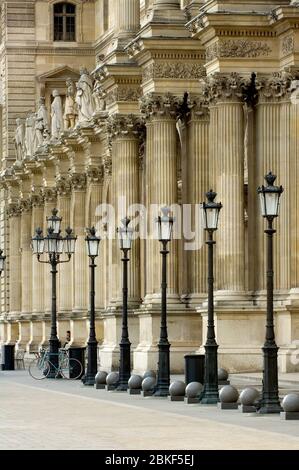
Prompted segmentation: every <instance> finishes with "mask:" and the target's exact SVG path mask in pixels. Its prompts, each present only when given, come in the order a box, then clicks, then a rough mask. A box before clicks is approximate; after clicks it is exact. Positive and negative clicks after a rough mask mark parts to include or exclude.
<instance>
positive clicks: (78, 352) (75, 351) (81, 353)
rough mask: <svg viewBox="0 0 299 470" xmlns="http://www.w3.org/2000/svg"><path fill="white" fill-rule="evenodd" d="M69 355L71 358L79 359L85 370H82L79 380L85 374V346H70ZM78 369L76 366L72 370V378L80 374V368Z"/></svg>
mask: <svg viewBox="0 0 299 470" xmlns="http://www.w3.org/2000/svg"><path fill="white" fill-rule="evenodd" d="M69 357H70V359H77V360H78V361H79V362H81V364H82V367H83V370H82V373H81V375H80V377H78V380H80V379H81V378H82V377H83V376H84V374H85V348H70V349H69ZM78 369H79V365H78ZM78 369H77V370H76V368H74V369H73V370H72V372H71V374H70V378H71V379H73V378H74V377H77V376H78V374H79V372H80V370H78Z"/></svg>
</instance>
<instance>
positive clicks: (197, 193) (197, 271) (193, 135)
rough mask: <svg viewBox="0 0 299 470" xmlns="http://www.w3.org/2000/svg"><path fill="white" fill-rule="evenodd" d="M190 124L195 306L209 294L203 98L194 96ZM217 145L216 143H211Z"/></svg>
mask: <svg viewBox="0 0 299 470" xmlns="http://www.w3.org/2000/svg"><path fill="white" fill-rule="evenodd" d="M189 106H190V111H191V112H190V117H189V121H188V162H187V165H188V180H187V187H188V204H191V205H192V207H191V210H192V219H191V220H192V231H194V233H195V238H194V249H192V250H191V251H189V252H188V287H189V293H190V299H191V302H192V303H196V304H197V305H198V304H200V303H201V302H202V301H203V299H204V298H206V292H207V250H206V245H205V234H204V231H203V230H202V223H201V212H200V209H199V204H200V202H202V201H203V200H204V199H205V193H206V192H207V191H209V189H210V188H211V187H212V186H211V184H212V183H211V180H212V177H211V175H210V158H209V147H210V142H209V127H210V120H209V109H208V106H207V105H206V104H205V103H204V102H203V97H200V96H191V97H190V104H189ZM211 144H213V140H212V141H211Z"/></svg>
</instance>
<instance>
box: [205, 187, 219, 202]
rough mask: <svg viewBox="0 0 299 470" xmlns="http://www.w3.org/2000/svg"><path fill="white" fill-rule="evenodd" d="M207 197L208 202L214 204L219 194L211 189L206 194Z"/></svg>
mask: <svg viewBox="0 0 299 470" xmlns="http://www.w3.org/2000/svg"><path fill="white" fill-rule="evenodd" d="M206 196H207V199H208V202H214V201H215V199H216V196H217V193H215V191H213V189H210V191H208V192H207V193H206Z"/></svg>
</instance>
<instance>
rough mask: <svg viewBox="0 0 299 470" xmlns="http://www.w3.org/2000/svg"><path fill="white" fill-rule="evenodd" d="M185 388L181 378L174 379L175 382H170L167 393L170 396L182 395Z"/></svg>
mask: <svg viewBox="0 0 299 470" xmlns="http://www.w3.org/2000/svg"><path fill="white" fill-rule="evenodd" d="M185 390H186V384H185V382H182V381H181V380H176V381H175V382H172V383H171V384H170V387H169V393H170V396H171V397H184V396H185Z"/></svg>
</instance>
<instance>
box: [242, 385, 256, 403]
mask: <svg viewBox="0 0 299 470" xmlns="http://www.w3.org/2000/svg"><path fill="white" fill-rule="evenodd" d="M259 396H260V392H259V391H258V390H257V389H256V388H252V387H247V388H244V390H242V392H241V393H240V402H241V404H242V405H244V406H253V405H254V403H255V401H256V400H257V399H258V398H259Z"/></svg>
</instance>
